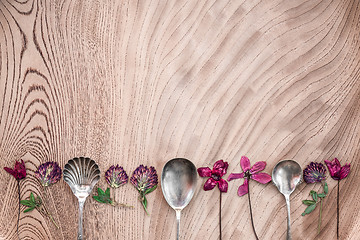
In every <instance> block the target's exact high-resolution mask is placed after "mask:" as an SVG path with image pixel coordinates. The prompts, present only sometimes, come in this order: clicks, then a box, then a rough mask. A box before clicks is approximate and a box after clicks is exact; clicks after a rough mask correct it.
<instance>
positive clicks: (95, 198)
mask: <svg viewBox="0 0 360 240" xmlns="http://www.w3.org/2000/svg"><path fill="white" fill-rule="evenodd" d="M93 199H94V200H95V201H98V202H100V203H106V202H105V201H104V200H103V199H102V198H100V197H99V196H93Z"/></svg>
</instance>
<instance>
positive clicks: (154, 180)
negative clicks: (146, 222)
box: [130, 164, 158, 214]
mask: <svg viewBox="0 0 360 240" xmlns="http://www.w3.org/2000/svg"><path fill="white" fill-rule="evenodd" d="M130 182H131V183H132V184H133V185H134V187H135V188H136V189H137V190H138V191H139V193H140V197H139V200H140V201H141V203H142V205H143V207H144V209H145V211H146V213H147V214H149V213H148V211H147V199H146V197H145V195H146V194H149V193H151V192H152V191H154V190H155V189H156V187H157V184H158V176H157V173H156V170H155V168H154V167H152V166H150V167H149V168H148V167H147V166H145V167H144V165H142V164H141V165H140V166H139V167H137V168H136V169H135V171H134V172H133V174H132V176H131V178H130Z"/></svg>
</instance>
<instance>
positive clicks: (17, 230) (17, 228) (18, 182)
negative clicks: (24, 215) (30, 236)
mask: <svg viewBox="0 0 360 240" xmlns="http://www.w3.org/2000/svg"><path fill="white" fill-rule="evenodd" d="M16 181H17V187H18V196H19V213H18V219H17V224H16V232H17V235H18V239H19V240H20V235H19V222H20V201H21V196H20V180H16Z"/></svg>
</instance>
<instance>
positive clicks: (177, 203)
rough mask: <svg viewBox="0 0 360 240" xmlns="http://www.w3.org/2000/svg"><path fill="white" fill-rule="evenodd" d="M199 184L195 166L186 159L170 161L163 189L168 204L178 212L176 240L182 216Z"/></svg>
mask: <svg viewBox="0 0 360 240" xmlns="http://www.w3.org/2000/svg"><path fill="white" fill-rule="evenodd" d="M196 183H197V172H196V167H195V165H194V164H193V163H192V162H191V161H189V160H187V159H184V158H175V159H172V160H170V161H168V162H167V163H166V164H165V166H164V168H163V170H162V173H161V189H162V192H163V195H164V197H165V200H166V202H167V203H168V204H169V205H170V207H172V208H173V209H174V210H175V212H176V220H177V231H176V239H179V235H180V215H181V210H182V209H184V208H185V207H186V206H187V205H188V204H189V202H190V200H191V199H192V197H193V195H194V193H195V188H196Z"/></svg>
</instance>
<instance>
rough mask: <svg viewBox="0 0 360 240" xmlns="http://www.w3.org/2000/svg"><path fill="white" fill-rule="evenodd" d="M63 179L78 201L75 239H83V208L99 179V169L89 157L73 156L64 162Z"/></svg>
mask: <svg viewBox="0 0 360 240" xmlns="http://www.w3.org/2000/svg"><path fill="white" fill-rule="evenodd" d="M63 173H64V181H65V182H66V183H67V184H68V185H69V187H70V188H71V190H72V192H73V194H74V195H75V196H76V197H77V199H78V201H79V230H78V236H77V239H78V240H81V239H83V225H82V222H83V208H84V204H85V201H86V198H87V196H89V195H90V193H91V191H92V189H93V188H94V186H95V184H96V183H97V182H98V181H99V179H100V169H99V166H98V165H97V164H96V163H95V161H94V160H91V159H90V158H84V157H80V158H73V159H71V160H69V161H68V163H67V164H65V167H64V171H63Z"/></svg>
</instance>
